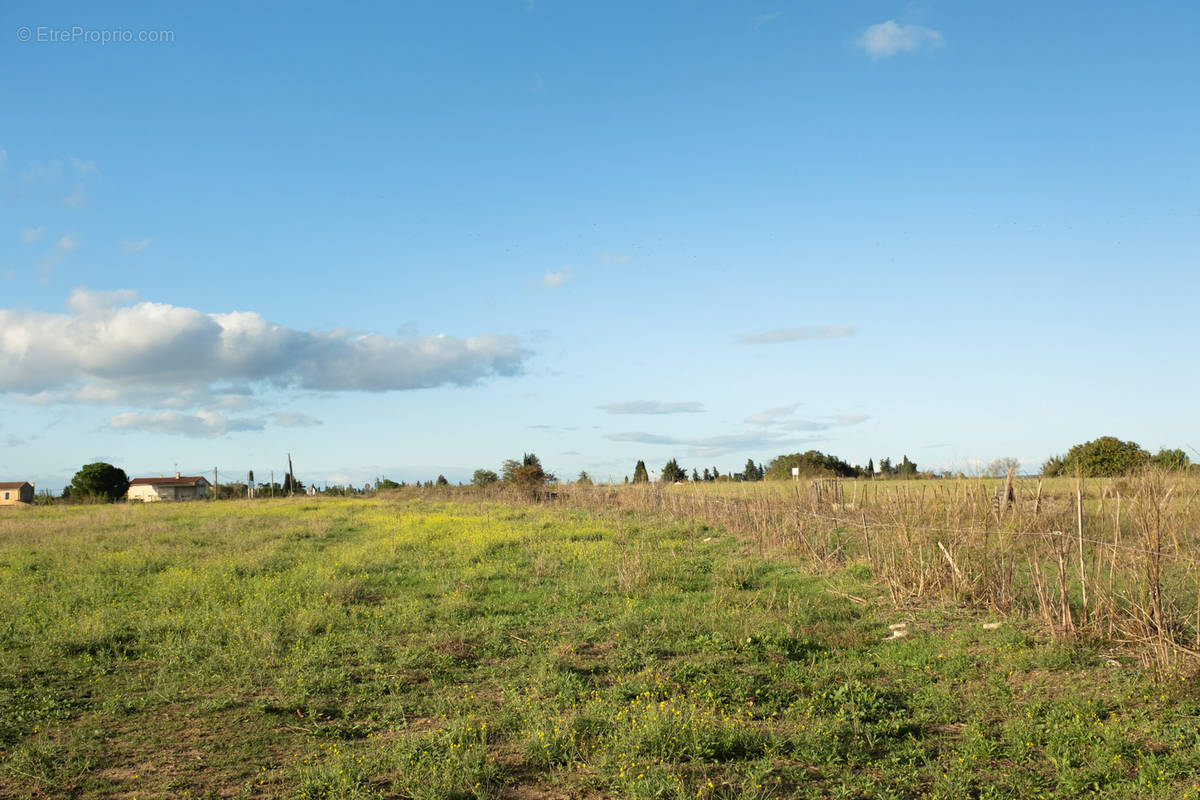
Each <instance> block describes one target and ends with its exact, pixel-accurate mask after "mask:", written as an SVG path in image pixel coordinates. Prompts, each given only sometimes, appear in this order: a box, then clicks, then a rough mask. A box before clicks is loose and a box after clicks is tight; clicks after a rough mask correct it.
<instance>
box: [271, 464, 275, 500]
mask: <svg viewBox="0 0 1200 800" xmlns="http://www.w3.org/2000/svg"><path fill="white" fill-rule="evenodd" d="M274 496H275V470H271V497H274Z"/></svg>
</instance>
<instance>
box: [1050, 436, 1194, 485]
mask: <svg viewBox="0 0 1200 800" xmlns="http://www.w3.org/2000/svg"><path fill="white" fill-rule="evenodd" d="M1184 457H1185V458H1186V455H1185V456H1184ZM1149 463H1151V461H1150V454H1149V453H1148V452H1146V451H1145V450H1143V449H1142V448H1141V446H1139V445H1138V443H1137V442H1122V441H1121V440H1120V439H1118V438H1117V437H1115V436H1101V437H1100V438H1099V439H1093V440H1091V441H1089V442H1084V443H1083V444H1077V445H1075V446H1074V447H1072V448H1071V449H1070V450H1068V451H1067V454H1066V456H1054V457H1053V458H1051V459H1050V460H1048V461H1047V462H1046V463H1045V464H1043V465H1042V475H1044V476H1046V477H1050V478H1052V477H1056V476H1060V475H1081V476H1083V477H1085V478H1112V477H1117V476H1120V475H1127V474H1129V473H1130V472H1134V471H1136V470H1139V469H1142V468H1143V467H1145V466H1146V465H1147V464H1149Z"/></svg>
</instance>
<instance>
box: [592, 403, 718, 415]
mask: <svg viewBox="0 0 1200 800" xmlns="http://www.w3.org/2000/svg"><path fill="white" fill-rule="evenodd" d="M596 408H599V409H600V410H601V411H607V412H608V413H609V414H698V413H701V412H703V411H704V404H703V403H698V402H696V401H694V400H688V401H685V402H681V403H660V402H658V401H656V400H634V401H632V402H628V403H605V404H604V405H602V406H596Z"/></svg>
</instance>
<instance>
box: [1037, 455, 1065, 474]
mask: <svg viewBox="0 0 1200 800" xmlns="http://www.w3.org/2000/svg"><path fill="white" fill-rule="evenodd" d="M1066 474H1067V460H1066V459H1065V458H1063V457H1062V456H1050V458H1048V459H1046V461H1045V463H1043V464H1042V477H1043V478H1057V477H1059V476H1061V475H1066Z"/></svg>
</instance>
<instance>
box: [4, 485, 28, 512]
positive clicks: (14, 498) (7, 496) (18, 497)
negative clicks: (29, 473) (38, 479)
mask: <svg viewBox="0 0 1200 800" xmlns="http://www.w3.org/2000/svg"><path fill="white" fill-rule="evenodd" d="M32 502H33V484H32V483H30V482H29V481H17V482H11V481H10V482H7V483H5V482H0V506H15V505H16V504H17V503H32Z"/></svg>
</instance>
